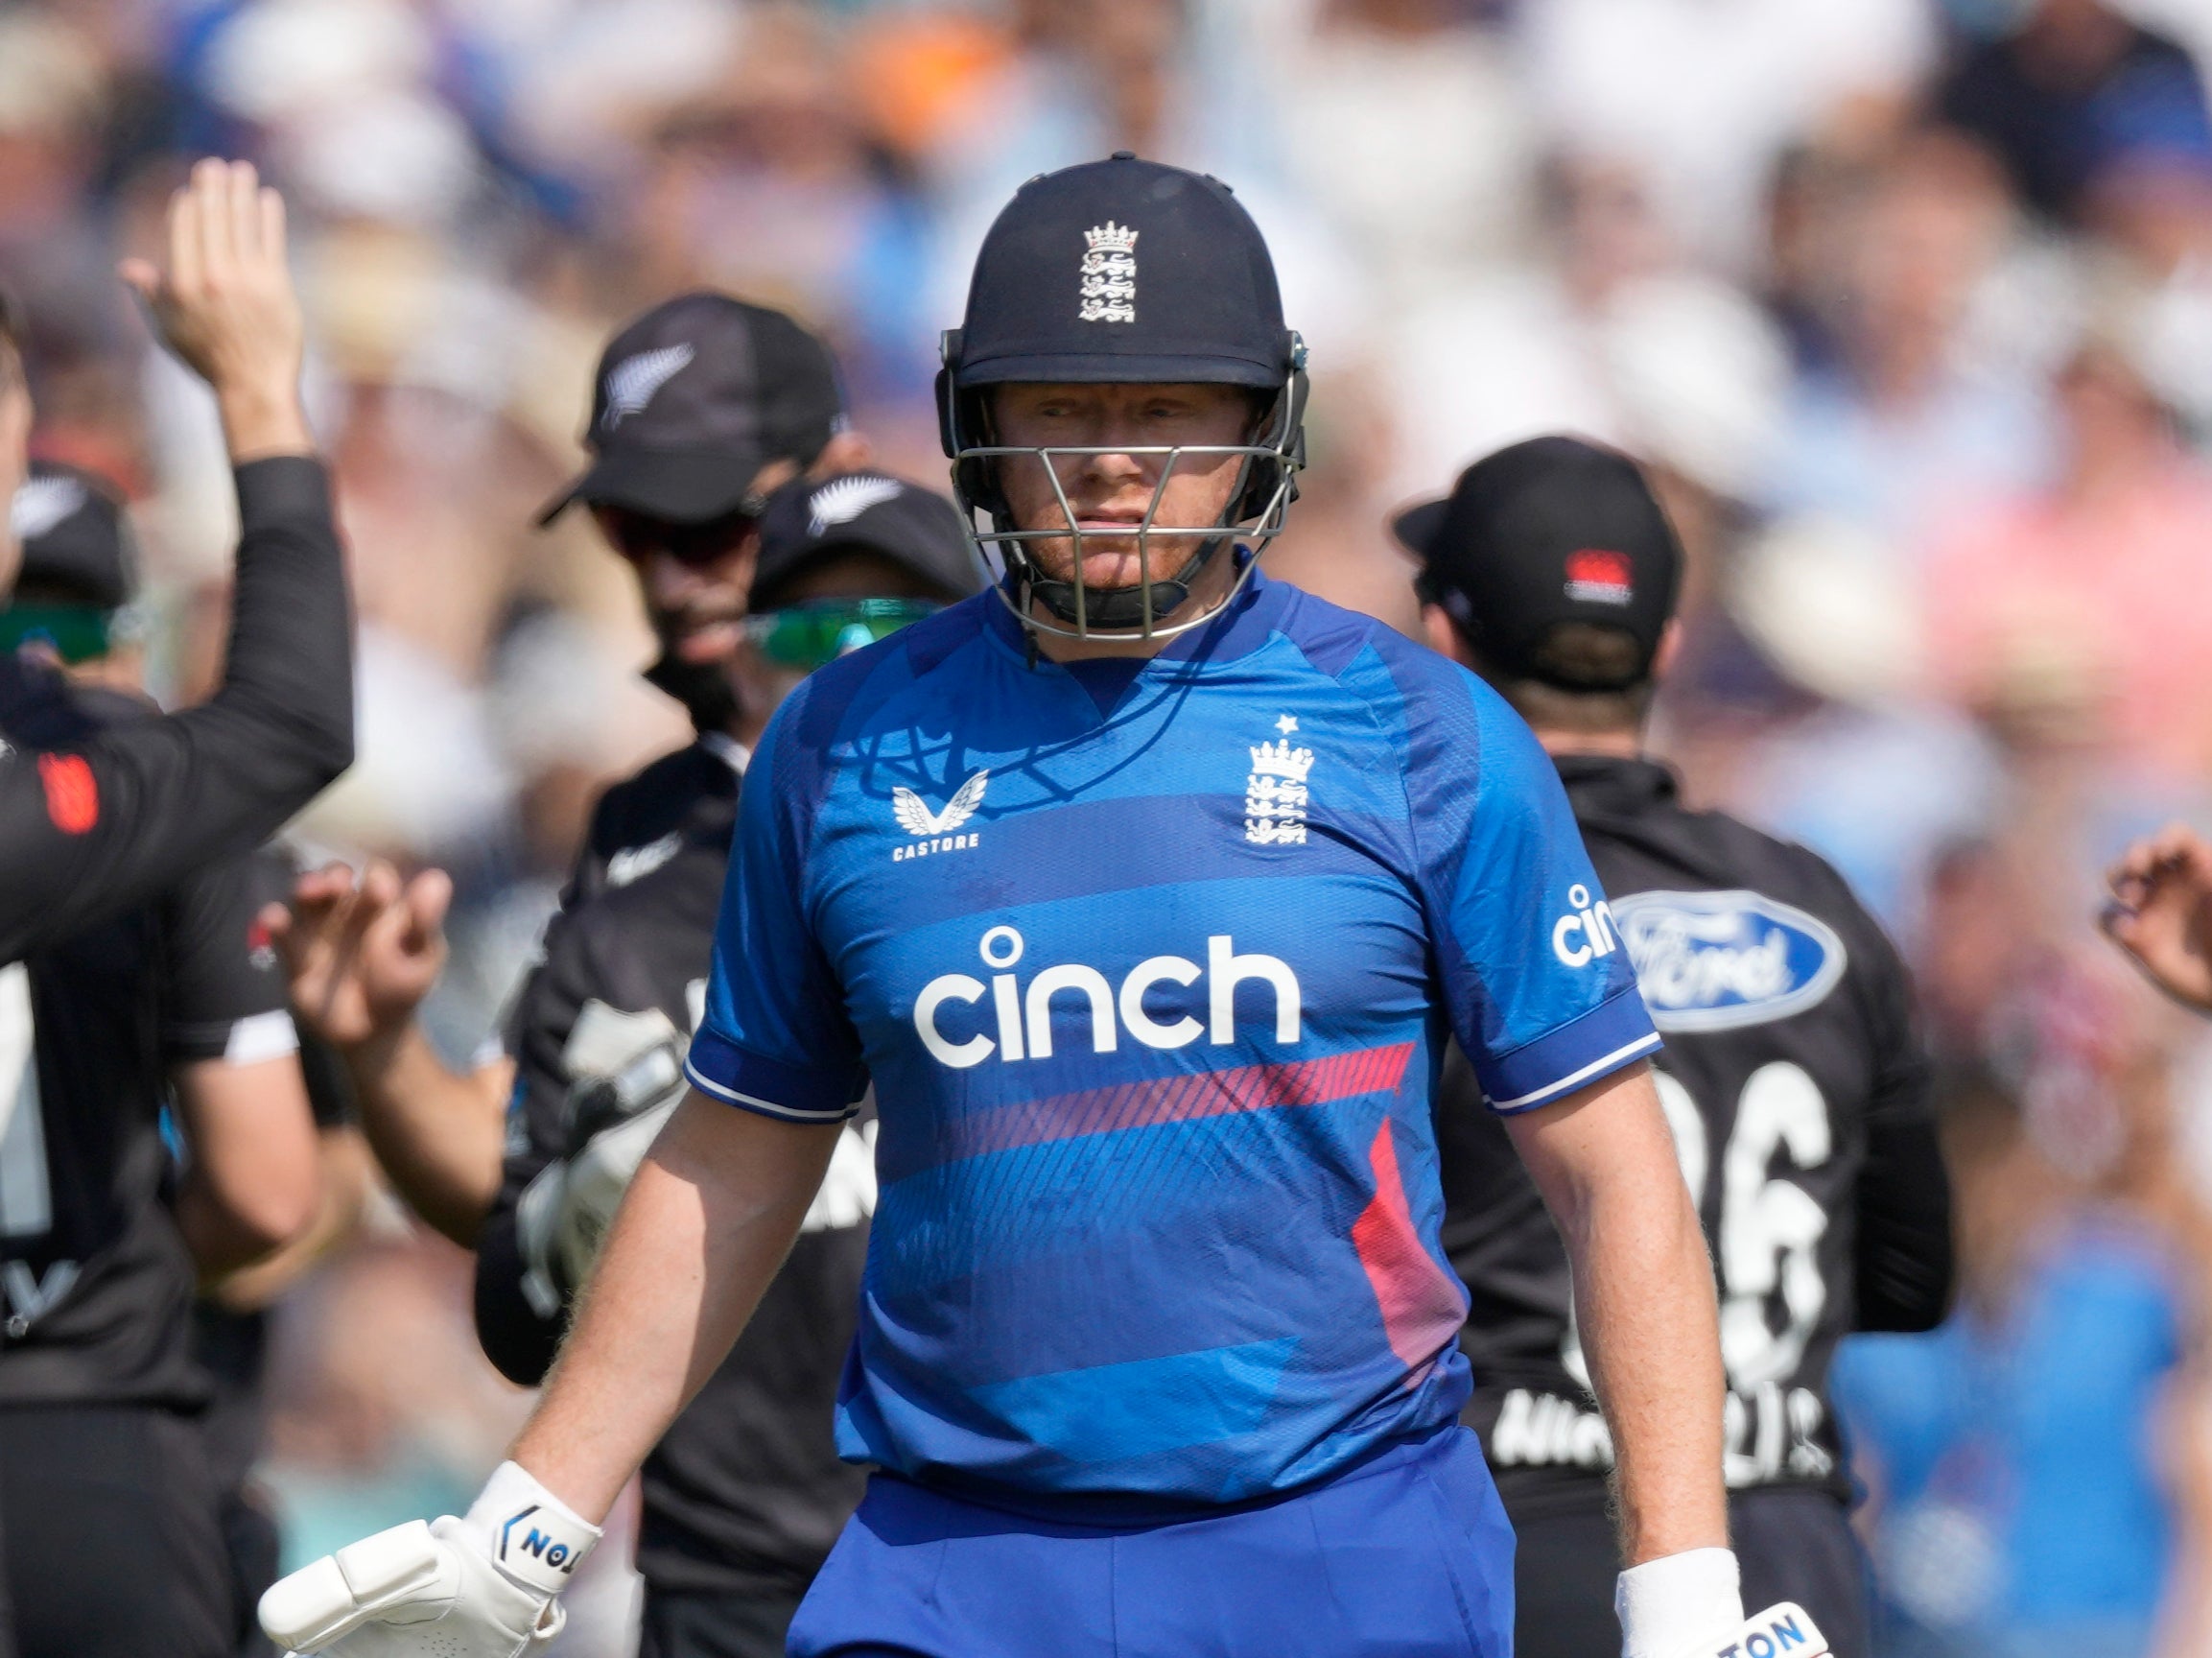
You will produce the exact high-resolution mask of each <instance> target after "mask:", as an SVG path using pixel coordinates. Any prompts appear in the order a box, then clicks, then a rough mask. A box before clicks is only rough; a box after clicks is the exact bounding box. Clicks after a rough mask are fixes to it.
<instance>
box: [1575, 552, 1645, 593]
mask: <svg viewBox="0 0 2212 1658" xmlns="http://www.w3.org/2000/svg"><path fill="white" fill-rule="evenodd" d="M1566 596H1567V597H1568V598H1569V599H1573V600H1577V601H1579V602H1581V603H1582V604H1627V603H1628V602H1629V601H1630V600H1631V599H1632V598H1634V597H1635V566H1634V565H1632V564H1631V563H1630V562H1629V557H1628V555H1627V554H1626V553H1614V552H1611V551H1609V550H1608V549H1606V548H1603V547H1585V548H1583V549H1582V550H1581V551H1580V552H1577V553H1569V554H1568V555H1567V556H1566Z"/></svg>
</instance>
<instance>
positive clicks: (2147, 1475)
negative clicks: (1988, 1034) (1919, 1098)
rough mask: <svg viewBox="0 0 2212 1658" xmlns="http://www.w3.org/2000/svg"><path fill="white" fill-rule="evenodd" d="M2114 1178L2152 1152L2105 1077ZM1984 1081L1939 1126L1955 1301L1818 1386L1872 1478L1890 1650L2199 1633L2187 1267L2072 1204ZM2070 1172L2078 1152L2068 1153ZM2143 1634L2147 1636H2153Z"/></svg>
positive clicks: (2142, 1650) (2151, 1157)
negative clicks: (1946, 1316) (2114, 1118)
mask: <svg viewBox="0 0 2212 1658" xmlns="http://www.w3.org/2000/svg"><path fill="white" fill-rule="evenodd" d="M2123 1080H2124V1088H2123V1091H2124V1092H2128V1091H2131V1092H2132V1093H2133V1094H2134V1096H2135V1104H2134V1105H2133V1106H2132V1107H2131V1108H2127V1109H2124V1110H2123V1118H2124V1125H2123V1126H2122V1129H2121V1133H2122V1137H2123V1139H2124V1140H2125V1141H2127V1142H2128V1145H2127V1146H2126V1148H2125V1149H2123V1151H2122V1152H2121V1155H2120V1158H2119V1168H2120V1172H2121V1178H2120V1181H2119V1182H2118V1183H2117V1184H2118V1186H2119V1192H2120V1195H2121V1196H2123V1198H2125V1196H2127V1195H2128V1188H2129V1186H2130V1184H2136V1185H2138V1187H2139V1183H2140V1181H2141V1179H2142V1176H2143V1172H2144V1171H2145V1170H2147V1169H2150V1168H2154V1167H2155V1166H2156V1165H2157V1164H2158V1163H2159V1161H2161V1159H2163V1161H2164V1162H2166V1163H2167V1164H2169V1165H2170V1164H2171V1157H2170V1155H2167V1154H2166V1152H2167V1149H2168V1148H2169V1147H2170V1135H2169V1134H2168V1133H2167V1131H2166V1129H2165V1125H2163V1124H2162V1123H2161V1122H2160V1121H2158V1119H2157V1115H2156V1113H2155V1112H2154V1111H2152V1110H2148V1109H2146V1108H2145V1104H2146V1101H2149V1099H2150V1098H2151V1097H2152V1096H2153V1095H2154V1093H2155V1090H2156V1082H2155V1080H2154V1079H2153V1078H2146V1077H2144V1076H2142V1075H2137V1076H2135V1077H2133V1078H2125V1079H2123ZM2031 1122H2032V1120H2031V1118H2030V1117H2029V1116H2028V1115H2027V1114H2025V1113H2023V1110H2022V1108H2021V1103H2020V1101H2019V1100H2018V1098H2017V1097H2016V1096H2015V1095H2014V1094H2012V1092H2010V1091H2009V1090H2008V1089H2007V1088H2005V1087H2004V1086H2003V1085H2002V1084H2000V1083H1998V1082H1997V1081H1996V1080H1995V1078H1992V1077H1989V1076H1987V1075H1977V1076H1974V1077H1972V1078H1969V1079H1967V1080H1965V1081H1964V1082H1963V1083H1961V1082H1957V1081H1955V1082H1954V1086H1953V1089H1952V1090H1951V1093H1950V1114H1949V1123H1948V1129H1947V1141H1948V1149H1949V1152H1950V1156H1951V1160H1952V1168H1953V1179H1954V1185H1955V1191H1956V1194H1957V1196H1956V1202H1957V1206H1958V1216H1959V1240H1960V1246H1961V1266H1962V1268H1963V1272H1964V1276H1963V1280H1962V1282H1963V1285H1964V1288H1965V1297H1964V1300H1963V1304H1962V1306H1961V1308H1960V1310H1959V1312H1958V1313H1957V1314H1955V1315H1953V1317H1952V1318H1951V1320H1950V1321H1949V1322H1948V1323H1947V1324H1946V1325H1944V1327H1943V1328H1942V1329H1941V1330H1940V1331H1938V1332H1936V1333H1935V1334H1934V1335H1932V1336H1928V1337H1867V1338H1857V1339H1855V1340H1853V1341H1851V1342H1849V1343H1847V1345H1846V1348H1845V1350H1844V1353H1843V1356H1842V1357H1841V1358H1840V1359H1839V1361H1838V1364H1837V1385H1838V1392H1839V1397H1840V1400H1841V1403H1842V1406H1843V1409H1844V1411H1845V1415H1846V1417H1847V1421H1848V1422H1849V1424H1850V1427H1851V1430H1852V1434H1853V1439H1854V1443H1855V1446H1856V1448H1857V1453H1858V1457H1859V1460H1860V1466H1861V1472H1862V1475H1863V1477H1865V1478H1867V1479H1868V1480H1869V1481H1870V1483H1871V1485H1872V1487H1873V1490H1874V1493H1875V1495H1874V1499H1873V1504H1874V1506H1873V1509H1872V1520H1873V1553H1874V1559H1875V1564H1876V1569H1877V1574H1878V1578H1879V1581H1880V1584H1881V1589H1882V1596H1881V1599H1882V1609H1883V1613H1884V1621H1885V1622H1886V1624H1887V1627H1886V1629H1885V1630H1884V1633H1883V1638H1882V1643H1881V1650H1883V1651H1884V1652H1886V1653H1889V1654H1894V1655H1895V1658H1944V1655H1948V1654H1962V1655H1963V1654H1965V1653H1967V1652H1974V1653H1993V1654H2001V1655H2002V1658H2045V1655H2048V1658H2059V1655H2061V1654H2063V1655H2064V1658H2143V1655H2147V1654H2150V1653H2152V1652H2153V1651H2168V1652H2173V1653H2177V1654H2178V1653H2183V1652H2191V1651H2197V1650H2200V1649H2201V1647H2200V1645H2198V1643H2200V1641H2201V1639H2202V1637H2203V1634H2204V1629H2203V1625H2202V1623H2201V1607H2200V1604H2199V1603H2198V1597H2199V1590H2200V1570H2199V1569H2200V1564H2201V1561H2202V1558H2203V1550H2204V1547H2205V1543H2206V1532H2205V1521H2206V1517H2207V1505H2208V1503H2212V1488H2208V1486H2207V1478H2206V1469H2205V1465H2204V1459H2203V1453H2202V1447H2201V1445H2200V1423H2199V1418H2200V1416H2201V1414H2202V1411H2203V1409H2204V1406H2203V1399H2202V1393H2201V1388H2202V1377H2201V1375H2200V1371H2199V1364H2200V1354H2199V1330H2200V1318H2201V1312H2202V1286H2201V1282H2200V1268H2199V1267H2197V1266H2196V1265H2194V1264H2193V1263H2191V1262H2190V1260H2189V1258H2188V1255H2187V1253H2186V1252H2185V1251H2186V1248H2187V1245H2188V1244H2190V1243H2193V1242H2199V1241H2200V1240H2196V1239H2189V1238H2187V1237H2185V1236H2177V1234H2176V1233H2175V1231H2174V1230H2173V1229H2172V1227H2171V1225H2170V1224H2167V1225H2160V1224H2155V1223H2153V1221H2154V1220H2167V1221H2170V1220H2171V1217H2170V1216H2155V1217H2153V1216H2152V1215H2147V1214H2145V1213H2143V1212H2142V1211H2141V1210H2140V1209H2136V1210H2133V1211H2132V1212H2131V1211H2130V1207H2129V1206H2127V1205H2126V1203H2125V1202H2124V1201H2123V1202H2121V1203H2114V1202H2112V1201H2109V1200H2105V1201H2095V1200H2092V1199H2091V1196H2090V1193H2089V1189H2088V1183H2087V1182H2086V1181H2084V1180H2083V1178H2082V1177H2081V1176H2080V1175H2079V1174H2074V1173H2069V1172H2062V1170H2063V1169H2064V1168H2066V1167H2067V1165H2066V1164H2065V1163H2064V1160H2063V1159H2064V1151H2063V1149H2062V1148H2054V1147H2051V1146H2049V1145H2047V1144H2039V1143H2038V1136H2037V1135H2036V1133H2035V1132H2034V1131H2033V1129H2032V1126H2031ZM2076 1167H2078V1165H2076ZM2161 1638H2163V1643H2164V1644H2163V1645H2161Z"/></svg>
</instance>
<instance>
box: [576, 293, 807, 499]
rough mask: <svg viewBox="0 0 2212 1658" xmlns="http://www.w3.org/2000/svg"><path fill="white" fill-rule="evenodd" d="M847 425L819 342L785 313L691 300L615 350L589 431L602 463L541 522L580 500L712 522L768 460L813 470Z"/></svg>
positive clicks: (631, 333) (714, 297)
mask: <svg viewBox="0 0 2212 1658" xmlns="http://www.w3.org/2000/svg"><path fill="white" fill-rule="evenodd" d="M843 423H844V403H843V399H842V398H841V396H840V395H839V393H838V390H837V371H836V366H835V363H834V362H833V361H832V359H831V356H830V350H829V347H828V346H826V345H824V344H823V343H821V341H819V340H817V339H815V338H814V336H813V335H812V334H810V333H808V332H807V330H806V329H804V328H802V327H800V326H799V324H798V323H796V322H794V321H792V320H791V319H790V318H788V317H787V316H785V315H784V314H783V313H782V312H781V311H771V310H768V309H767V308H766V307H765V306H760V305H747V304H745V303H744V302H743V301H741V300H738V299H732V298H730V297H729V296H727V295H722V294H707V293H700V294H686V295H684V296H681V297H680V298H675V299H670V300H668V301H666V302H664V303H662V304H659V305H656V306H654V307H653V308H652V309H651V310H650V311H647V313H646V314H645V315H644V316H642V317H640V318H638V319H637V320H635V321H634V322H631V323H630V324H628V326H626V327H624V329H623V331H622V332H621V333H619V334H617V335H616V336H615V337H614V339H613V340H612V341H610V342H609V343H608V344H607V348H606V350H605V352H604V353H603V354H601V356H600V366H599V373H598V378H597V381H596V384H595V387H594V391H593V394H592V421H591V427H590V430H589V431H587V432H586V433H585V434H584V444H585V446H586V447H587V448H589V449H590V450H591V451H592V453H593V455H594V456H595V457H597V458H596V459H595V460H594V461H593V462H592V464H591V468H590V469H589V470H588V471H586V472H585V473H584V475H583V476H582V477H581V478H578V479H577V481H576V482H575V483H574V484H572V485H570V486H569V487H568V488H566V489H564V490H562V491H561V493H560V494H559V495H558V496H556V497H555V498H554V499H553V501H552V502H551V503H550V504H549V505H548V506H547V507H546V509H545V510H544V511H543V512H541V513H540V514H539V515H538V523H539V525H540V526H541V527H542V526H544V525H547V524H550V523H552V522H553V519H554V518H556V517H558V516H559V515H560V513H561V511H562V510H563V509H565V508H567V507H568V506H569V505H570V504H571V503H572V502H576V501H583V502H586V503H588V504H590V505H592V506H605V507H624V508H627V509H630V510H631V511H633V512H645V513H649V514H650V515H652V516H653V517H656V518H667V519H671V520H673V521H675V522H677V523H682V524H701V523H705V522H706V521H708V520H709V519H713V518H719V517H721V516H722V515H723V514H724V513H727V512H732V511H735V510H736V509H738V508H739V507H740V506H741V505H743V503H744V500H745V497H746V495H747V494H748V492H749V491H750V490H751V487H752V482H753V478H754V476H755V475H756V474H757V473H759V471H760V469H761V468H762V467H764V466H765V465H766V464H767V463H768V462H771V461H784V460H790V461H796V462H799V463H800V464H801V465H808V464H811V463H812V462H813V460H814V458H815V457H816V456H817V455H819V454H820V453H821V452H822V448H823V446H824V445H825V444H827V443H828V442H829V440H830V438H832V437H833V436H835V433H836V432H837V431H838V430H839V429H840V428H841V427H842V425H843Z"/></svg>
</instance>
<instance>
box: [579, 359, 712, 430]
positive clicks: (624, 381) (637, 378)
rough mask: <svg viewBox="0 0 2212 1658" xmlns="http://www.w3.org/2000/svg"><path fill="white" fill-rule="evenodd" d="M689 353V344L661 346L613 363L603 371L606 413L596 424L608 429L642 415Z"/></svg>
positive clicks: (677, 371)
mask: <svg viewBox="0 0 2212 1658" xmlns="http://www.w3.org/2000/svg"><path fill="white" fill-rule="evenodd" d="M693 356H694V352H693V350H692V348H691V346H690V345H689V344H679V345H665V346H663V347H662V348H661V349H660V350H658V351H640V352H639V353H638V354H637V355H636V356H635V357H625V358H624V359H623V360H622V361H621V362H620V363H617V364H616V365H615V366H614V367H612V368H610V369H609V370H607V412H606V414H603V415H602V416H600V424H601V425H603V426H605V427H606V429H607V430H608V431H609V432H612V431H613V430H614V429H615V428H616V427H617V426H620V425H621V424H622V423H623V421H624V418H626V417H627V416H629V415H632V414H644V413H645V408H646V405H647V404H648V403H650V402H651V401H652V400H653V397H654V394H655V393H657V392H658V391H660V389H661V388H662V387H663V386H666V385H667V384H668V383H669V382H670V381H671V380H673V379H674V378H675V377H676V375H677V374H678V373H679V372H681V371H682V369H683V367H684V365H686V364H687V363H689V362H690V361H691V360H692V358H693Z"/></svg>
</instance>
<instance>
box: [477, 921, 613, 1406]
mask: <svg viewBox="0 0 2212 1658" xmlns="http://www.w3.org/2000/svg"><path fill="white" fill-rule="evenodd" d="M583 931H584V930H583V929H582V928H579V927H578V926H577V917H576V914H575V913H574V912H568V911H564V912H561V913H560V914H557V915H555V916H554V917H553V923H552V925H551V926H549V927H548V928H547V929H546V939H545V958H544V959H543V960H542V961H540V962H539V963H538V965H537V967H536V969H535V970H534V971H532V972H531V974H530V976H529V981H528V982H527V983H525V984H524V985H523V989H522V994H521V995H520V996H519V997H517V998H516V1000H515V1006H514V1013H513V1016H512V1018H511V1019H510V1020H509V1022H508V1025H507V1052H508V1053H510V1054H513V1055H514V1062H515V1074H514V1095H513V1098H512V1100H511V1101H509V1103H508V1106H507V1144H506V1168H505V1170H504V1171H503V1172H502V1175H501V1179H500V1189H499V1196H498V1197H497V1198H496V1199H495V1200H494V1201H493V1203H492V1210H491V1214H490V1215H489V1217H487V1218H486V1219H485V1220H484V1224H483V1230H482V1232H481V1233H479V1234H478V1235H477V1244H476V1334H477V1340H478V1341H479V1342H480V1343H482V1347H483V1351H484V1357H485V1358H487V1359H489V1360H490V1361H491V1362H492V1364H493V1366H494V1367H495V1368H496V1369H497V1370H498V1371H499V1373H500V1374H501V1375H502V1376H505V1377H506V1379H507V1380H508V1381H509V1382H513V1383H517V1384H519V1385H520V1386H525V1387H529V1386H536V1385H537V1384H538V1383H539V1382H542V1381H543V1380H544V1379H545V1373H546V1371H547V1370H548V1369H550V1368H551V1367H552V1365H553V1354H554V1352H555V1351H556V1350H557V1349H558V1348H559V1346H560V1338H561V1334H562V1332H563V1330H565V1329H566V1327H567V1315H566V1311H565V1309H563V1308H556V1309H554V1310H553V1312H552V1313H551V1314H550V1315H549V1314H547V1313H544V1312H541V1311H540V1310H539V1308H538V1307H537V1306H536V1305H535V1304H534V1303H533V1302H532V1301H531V1299H530V1297H529V1293H528V1292H527V1291H525V1290H524V1288H523V1278H524V1274H525V1272H526V1270H527V1267H526V1265H525V1263H524V1261H523V1256H522V1244H521V1240H520V1238H519V1237H518V1235H517V1232H516V1227H515V1205H516V1204H517V1203H518V1202H520V1201H521V1199H522V1195H523V1191H524V1189H525V1188H526V1187H528V1186H529V1183H530V1182H531V1181H532V1180H534V1179H536V1178H537V1176H538V1174H539V1172H541V1171H543V1170H544V1169H545V1167H546V1165H547V1164H549V1163H551V1162H552V1161H553V1159H554V1158H556V1157H558V1156H560V1155H561V1154H562V1152H563V1151H564V1149H566V1148H565V1136H566V1106H567V1102H568V1089H569V1078H568V1073H567V1070H566V1068H565V1067H564V1066H563V1064H562V1062H561V1055H562V1054H563V1052H564V1051H565V1050H566V1049H567V1047H568V1039H569V1032H570V1031H571V1030H574V1029H575V1028H576V1022H577V1014H578V1013H580V1012H581V1011H582V1009H583V1005H584V1002H585V1001H586V999H587V998H588V997H589V995H590V988H589V986H590V984H591V983H592V975H591V967H590V962H589V959H588V953H587V950H586V947H585V938H584V936H583Z"/></svg>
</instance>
